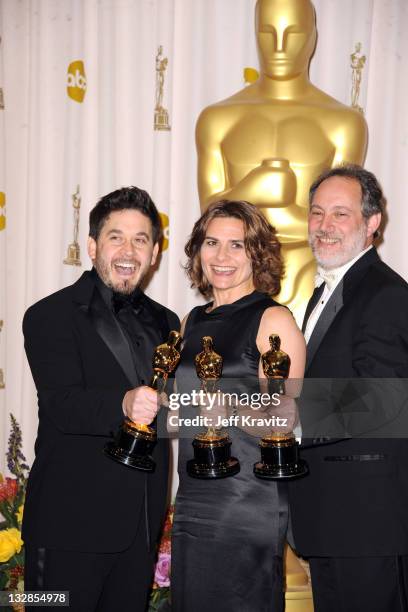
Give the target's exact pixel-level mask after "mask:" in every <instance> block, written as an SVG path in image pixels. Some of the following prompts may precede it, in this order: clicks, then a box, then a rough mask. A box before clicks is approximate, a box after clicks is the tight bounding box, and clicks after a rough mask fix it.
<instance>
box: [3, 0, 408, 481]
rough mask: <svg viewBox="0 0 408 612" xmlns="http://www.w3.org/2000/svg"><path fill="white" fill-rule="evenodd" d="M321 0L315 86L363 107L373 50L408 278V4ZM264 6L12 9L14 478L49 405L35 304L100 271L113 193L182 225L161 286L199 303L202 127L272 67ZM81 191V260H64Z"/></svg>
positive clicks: (374, 85) (383, 147)
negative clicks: (43, 395) (262, 36)
mask: <svg viewBox="0 0 408 612" xmlns="http://www.w3.org/2000/svg"><path fill="white" fill-rule="evenodd" d="M314 4H315V7H316V13H317V26H318V33H319V36H318V44H317V50H316V53H315V56H314V58H313V60H312V64H311V77H312V81H313V82H314V83H315V84H316V85H318V86H319V87H321V88H322V89H324V90H325V91H327V92H328V93H330V94H331V95H333V96H334V97H336V98H338V99H339V100H341V101H342V102H344V103H346V104H349V103H350V91H351V68H350V54H351V53H352V52H353V51H354V45H355V43H356V42H361V44H362V52H363V53H364V54H365V55H366V57H367V61H366V65H365V67H364V72H363V79H362V90H361V97H360V105H361V106H363V108H364V109H365V115H366V118H367V121H368V125H369V131H370V136H369V138H370V142H369V150H368V156H367V161H366V167H367V168H369V169H371V170H373V171H374V172H375V173H376V174H377V175H378V177H379V178H380V180H381V182H382V184H383V186H384V189H385V192H386V194H387V197H388V202H389V205H388V213H389V222H388V226H387V228H386V231H385V240H384V243H383V245H382V246H381V253H382V256H383V257H384V259H385V260H386V261H387V262H388V263H389V264H390V265H391V266H393V267H394V268H395V269H396V270H398V271H399V272H400V273H401V274H402V276H404V277H405V278H408V241H407V240H406V228H407V225H408V224H407V221H408V206H407V202H408V182H407V181H406V174H407V170H408V167H407V161H408V150H407V146H408V113H407V112H406V100H407V99H408V52H407V51H408V39H407V37H406V32H407V31H408V3H407V1H406V0H358V2H355V0H315V2H314ZM254 6H255V0H19V1H17V0H2V1H1V3H0V35H1V43H0V87H1V88H2V89H3V92H4V102H5V108H4V109H2V110H0V134H1V137H2V138H1V143H0V192H1V193H4V194H5V196H4V197H3V196H2V195H0V198H1V199H0V205H1V206H0V291H1V293H0V320H3V322H4V324H3V329H2V331H1V332H0V368H1V369H2V370H3V373H4V382H5V388H4V389H0V471H4V468H5V458H4V452H5V449H6V443H7V437H8V433H9V418H8V413H9V412H12V413H13V414H14V415H15V416H16V417H17V419H18V421H19V422H20V423H21V426H22V428H23V435H24V449H25V453H26V455H27V459H28V460H29V462H30V463H31V462H32V460H33V455H34V452H33V442H34V439H35V434H36V429H37V406H36V394H35V389H34V385H33V382H32V379H31V374H30V372H29V369H28V366H27V363H26V359H25V354H24V348H23V337H22V333H21V321H22V318H23V314H24V311H25V310H26V308H27V307H28V306H29V305H30V304H32V303H34V302H35V301H37V300H39V299H41V298H42V297H44V296H46V295H48V294H50V293H51V292H53V291H56V290H58V289H60V288H61V287H64V286H66V285H68V284H70V283H72V282H74V281H75V280H76V279H77V278H78V277H79V275H80V274H81V273H82V271H83V270H85V269H87V268H88V267H89V261H88V258H87V255H86V250H85V247H86V236H87V228H88V223H87V217H88V213H89V210H90V209H91V208H92V206H93V205H94V204H95V202H96V201H97V199H98V198H99V197H100V196H101V195H104V194H106V193H108V192H109V191H112V190H113V189H115V188H117V187H120V186H123V185H130V184H132V185H138V186H140V187H143V188H145V189H147V190H148V191H149V192H150V193H151V195H152V196H153V198H154V200H155V201H156V203H157V205H158V208H159V210H160V211H161V212H163V213H165V214H166V215H167V216H168V217H169V220H170V223H169V248H168V249H167V250H166V251H165V252H164V253H163V256H162V261H161V266H160V269H159V271H158V273H157V274H156V276H155V277H154V279H153V281H152V283H151V284H150V286H149V288H148V293H149V294H150V295H151V296H152V297H153V298H155V299H157V300H159V301H161V302H163V303H164V304H167V305H168V306H169V307H171V308H173V309H174V310H176V311H177V313H178V314H179V315H180V316H184V314H185V313H186V312H188V310H189V309H190V308H191V307H192V306H193V305H195V304H196V303H197V301H198V299H199V298H198V297H197V296H196V295H195V294H194V293H193V292H192V291H191V290H190V289H189V286H188V283H187V281H186V279H185V276H184V273H183V271H182V268H181V264H182V262H183V259H184V258H183V246H184V243H185V241H186V238H187V236H188V234H189V232H190V230H191V228H192V225H193V222H194V221H195V220H196V219H197V217H198V215H199V204H198V196H197V188H196V153H195V145H194V127H195V123H196V120H197V117H198V114H199V112H200V111H201V109H202V108H204V107H205V106H206V105H208V104H210V103H213V102H215V101H218V100H221V99H222V98H224V97H227V96H228V95H231V94H232V93H234V92H236V91H237V90H238V89H239V88H241V87H242V86H243V69H244V67H246V66H252V67H257V66H258V62H257V56H256V47H255V36H254ZM159 45H162V47H163V56H164V57H167V58H168V66H167V70H166V72H165V82H164V99H163V106H164V107H165V108H167V109H168V111H169V123H170V125H171V130H170V131H155V130H153V116H154V105H155V83H156V74H155V57H156V54H157V49H158V46H159ZM72 62H83V67H84V70H83V71H82V67H81V65H80V64H76V65H75V64H74V66H73V68H72V74H71V75H70V77H69V79H70V84H71V85H72V86H73V92H72V91H71V93H73V95H74V96H76V99H75V97H74V98H72V97H69V95H68V92H67V71H68V67H69V66H70V65H71V64H72ZM78 66H79V68H78ZM82 72H83V74H82ZM82 97H83V100H82V101H80V98H82ZM77 185H80V193H81V197H82V202H81V211H80V228H79V243H80V247H81V259H82V266H81V267H73V266H67V265H64V264H63V259H64V258H65V257H66V254H67V246H68V244H69V243H70V242H72V239H73V209H72V198H71V194H73V193H74V192H75V190H76V186H77ZM4 198H5V199H4ZM4 202H5V203H6V206H4V205H3V204H4ZM4 215H6V226H5V228H3V229H2V227H3V226H2V225H1V220H2V219H4ZM3 225H4V224H3ZM95 359H97V355H95ZM67 460H69V458H67Z"/></svg>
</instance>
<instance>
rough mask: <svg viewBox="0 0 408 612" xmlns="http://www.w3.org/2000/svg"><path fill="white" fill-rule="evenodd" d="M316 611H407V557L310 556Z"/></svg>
mask: <svg viewBox="0 0 408 612" xmlns="http://www.w3.org/2000/svg"><path fill="white" fill-rule="evenodd" d="M308 560H309V563H310V572H311V577H312V587H313V601H314V610H315V612H408V598H407V593H408V557H407V556H394V557H340V558H333V557H311V558H309V559H308Z"/></svg>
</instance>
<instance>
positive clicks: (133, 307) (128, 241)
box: [23, 187, 179, 612]
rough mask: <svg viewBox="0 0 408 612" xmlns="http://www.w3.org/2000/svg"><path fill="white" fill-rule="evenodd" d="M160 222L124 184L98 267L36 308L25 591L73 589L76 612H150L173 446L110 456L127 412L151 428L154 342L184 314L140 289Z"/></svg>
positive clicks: (30, 326) (96, 224)
mask: <svg viewBox="0 0 408 612" xmlns="http://www.w3.org/2000/svg"><path fill="white" fill-rule="evenodd" d="M160 236H161V226H160V218H159V214H158V212H157V209H156V207H155V205H154V203H153V202H152V200H151V199H150V196H149V195H148V194H147V193H146V192H145V191H143V190H142V189H138V188H137V187H127V188H122V189H119V190H117V191H114V192H113V193H110V194H108V195H106V196H104V197H103V198H101V200H100V201H99V202H98V204H97V205H96V206H95V207H94V208H93V210H92V211H91V213H90V230H89V239H88V253H89V256H90V257H91V259H92V262H93V269H92V270H91V271H90V272H85V273H84V274H83V275H82V276H81V278H80V279H79V280H78V281H77V282H76V283H74V284H73V285H72V286H70V287H67V288H65V289H62V290H61V291H58V292H57V293H54V294H53V295H51V296H49V297H47V298H45V299H43V300H41V301H40V302H38V303H37V304H34V306H32V307H31V308H29V309H28V311H27V312H26V315H25V317H24V322H23V330H24V336H25V348H26V352H27V357H28V361H29V363H30V367H31V371H32V374H33V378H34V382H35V384H36V387H37V391H38V405H39V427H38V437H37V441H36V445H35V451H36V458H35V461H34V464H33V467H32V470H31V473H30V478H29V483H28V489H27V499H26V505H25V510H24V521H23V538H24V541H25V546H26V564H25V588H26V590H42V589H44V590H48V591H49V590H52V591H69V593H70V610H73V611H75V612H92V611H98V612H112V610H116V609H117V610H123V611H126V610H129V611H130V610H132V612H135V611H138V610H139V611H140V612H141V611H143V610H145V607H146V601H147V596H148V592H149V585H150V584H151V580H152V570H153V561H154V552H155V542H156V540H157V537H158V534H159V530H160V525H161V521H162V518H163V514H164V510H165V502H166V493H167V473H168V446H167V441H165V440H159V441H158V444H157V446H156V448H155V451H154V458H155V461H156V470H155V472H154V473H152V474H151V473H149V474H147V473H145V472H142V471H138V470H134V469H131V468H129V467H126V466H124V465H122V464H120V463H115V462H114V461H112V460H111V459H110V458H108V457H107V456H105V455H104V453H103V449H104V446H105V444H106V443H107V441H109V440H110V439H111V436H112V434H114V433H115V432H116V431H117V430H118V428H119V426H120V425H121V422H122V420H123V418H124V416H127V417H129V418H130V419H132V420H133V421H135V422H138V423H144V424H149V423H151V422H152V421H153V420H154V418H155V416H156V413H157V411H158V407H159V401H158V395H157V393H156V391H154V390H153V389H150V388H149V387H147V386H146V385H147V384H148V381H149V379H150V375H151V359H152V354H153V351H154V349H155V347H156V346H157V345H158V344H161V343H162V342H164V341H165V340H166V339H167V336H168V333H169V331H170V330H171V329H179V320H178V318H177V316H176V315H175V314H174V313H172V312H171V311H170V310H168V309H167V308H164V307H163V306H161V305H159V304H157V303H156V302H154V301H153V300H151V299H149V298H148V297H147V296H146V295H145V294H144V293H143V292H142V290H141V289H140V283H141V281H142V280H143V278H144V277H145V276H146V274H147V272H148V271H149V270H150V269H151V266H153V265H154V263H155V261H156V258H157V255H158V251H159V240H160Z"/></svg>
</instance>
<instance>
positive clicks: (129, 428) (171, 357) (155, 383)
mask: <svg viewBox="0 0 408 612" xmlns="http://www.w3.org/2000/svg"><path fill="white" fill-rule="evenodd" d="M180 344H181V335H180V334H179V332H177V331H171V332H170V334H169V337H168V339H167V342H165V343H164V344H160V345H159V346H158V347H156V350H155V351H154V353H153V360H152V363H153V375H152V378H151V380H150V383H149V387H151V388H152V389H155V390H156V391H158V392H159V393H161V392H162V391H164V389H165V386H166V382H167V378H168V376H169V374H171V372H173V371H174V370H175V369H176V367H177V364H178V362H179V361H180ZM156 442H157V432H156V429H155V428H154V427H151V426H149V425H144V424H142V423H134V422H133V421H132V420H130V419H129V418H126V419H125V420H124V421H123V423H122V425H121V427H120V429H119V431H118V433H117V435H116V438H115V440H114V441H111V442H108V443H107V445H106V446H105V449H104V453H105V454H106V455H107V456H108V457H110V458H111V459H113V460H114V461H117V462H118V463H122V464H124V465H127V466H129V467H132V468H135V469H137V470H142V471H144V472H153V471H154V469H155V467H156V464H155V462H154V460H153V458H152V457H151V453H152V451H153V449H154V447H155V445H156Z"/></svg>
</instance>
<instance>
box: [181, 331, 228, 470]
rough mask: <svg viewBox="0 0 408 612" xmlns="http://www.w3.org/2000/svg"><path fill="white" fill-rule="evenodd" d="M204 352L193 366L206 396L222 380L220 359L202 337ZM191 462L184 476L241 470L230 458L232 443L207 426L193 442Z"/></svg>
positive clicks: (214, 389) (210, 339) (208, 342)
mask: <svg viewBox="0 0 408 612" xmlns="http://www.w3.org/2000/svg"><path fill="white" fill-rule="evenodd" d="M202 344H203V349H204V350H203V351H202V352H201V353H198V355H196V357H195V367H196V372H197V376H198V378H199V379H200V380H201V390H202V391H204V393H205V394H209V393H215V392H216V386H217V381H218V380H219V378H221V374H222V365H223V359H222V357H221V355H218V354H217V353H216V352H215V351H214V350H213V341H212V338H211V337H210V336H204V337H203V338H202ZM193 448H194V459H190V460H189V461H187V473H188V475H189V476H192V477H193V478H203V479H204V478H205V479H210V478H226V477H227V476H234V475H235V474H238V472H239V470H240V466H239V461H238V459H236V458H235V457H231V440H230V439H229V436H228V434H227V433H225V432H222V431H221V430H219V429H216V428H215V427H209V428H208V429H207V431H206V432H205V433H202V434H198V435H197V436H195V437H194V440H193Z"/></svg>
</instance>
